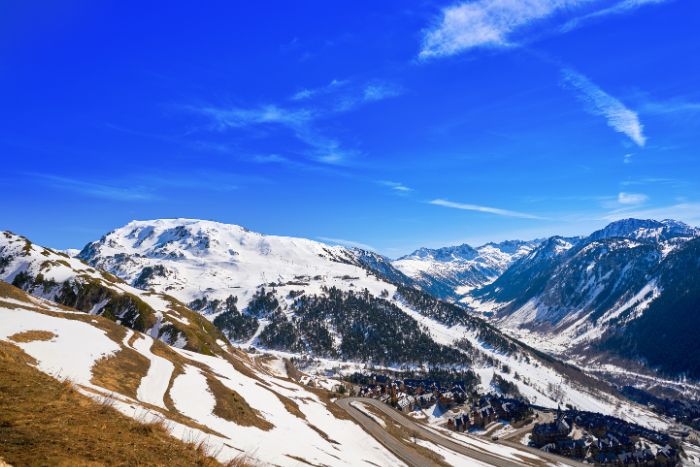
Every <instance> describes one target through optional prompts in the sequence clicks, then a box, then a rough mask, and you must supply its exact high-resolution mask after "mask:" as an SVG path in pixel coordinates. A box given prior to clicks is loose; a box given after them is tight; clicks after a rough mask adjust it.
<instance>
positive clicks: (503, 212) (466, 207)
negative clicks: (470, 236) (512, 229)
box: [429, 199, 545, 219]
mask: <svg viewBox="0 0 700 467" xmlns="http://www.w3.org/2000/svg"><path fill="white" fill-rule="evenodd" d="M429 204H432V205H435V206H443V207H446V208H452V209H461V210H463V211H475V212H485V213H488V214H495V215H497V216H504V217H518V218H521V219H545V218H544V217H541V216H537V215H534V214H529V213H526V212H518V211H511V210H509V209H500V208H493V207H489V206H480V205H477V204H468V203H455V202H453V201H448V200H445V199H434V200H432V201H429Z"/></svg>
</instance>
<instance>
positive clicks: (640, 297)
mask: <svg viewBox="0 0 700 467" xmlns="http://www.w3.org/2000/svg"><path fill="white" fill-rule="evenodd" d="M699 251H700V229H697V228H694V227H690V226H688V225H686V224H683V223H681V222H677V221H673V220H664V221H653V220H637V219H626V220H621V221H617V222H613V223H612V224H610V225H608V226H607V227H605V228H603V229H601V230H599V231H597V232H594V233H592V234H591V235H589V236H588V237H585V238H582V239H580V240H577V239H565V238H561V237H552V238H550V239H548V240H546V241H544V242H542V244H541V245H540V246H539V247H537V248H536V249H534V250H533V251H532V252H530V253H529V254H528V255H526V256H524V257H522V258H521V259H519V260H518V261H516V262H514V263H513V264H512V265H511V266H510V267H509V268H508V269H507V270H506V271H505V272H504V273H503V274H502V275H501V276H500V277H499V278H498V279H497V280H495V281H494V282H492V283H491V284H488V285H486V286H484V287H482V288H480V289H477V290H473V291H471V292H470V294H469V296H468V297H467V298H465V299H463V301H464V302H465V303H468V304H469V305H470V306H472V307H474V308H476V309H477V310H481V311H483V312H486V313H487V315H490V316H492V321H493V322H494V323H496V324H497V326H498V327H500V328H502V329H511V330H515V331H518V333H517V334H518V335H519V336H521V337H523V338H526V336H527V334H531V335H532V336H534V337H538V336H539V337H544V338H546V342H547V345H550V346H551V347H552V348H553V349H554V350H555V351H556V352H558V353H562V354H566V355H568V356H573V357H579V358H580V357H582V356H587V357H590V358H595V359H599V358H600V355H601V353H608V354H612V355H613V356H617V357H625V358H629V359H634V360H637V361H640V362H643V363H646V364H648V365H649V366H651V367H654V368H658V369H660V370H661V371H662V372H664V373H666V374H667V375H687V376H691V377H693V378H700V345H698V342H699V341H698V340H697V330H698V329H699V326H700V254H699ZM522 331H526V332H524V333H523V332H522ZM526 340H527V338H526ZM538 341H539V342H542V340H538Z"/></svg>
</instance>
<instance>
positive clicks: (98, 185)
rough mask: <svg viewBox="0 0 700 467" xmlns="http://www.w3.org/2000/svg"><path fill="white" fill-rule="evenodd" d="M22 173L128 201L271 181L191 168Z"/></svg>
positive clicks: (51, 183)
mask: <svg viewBox="0 0 700 467" xmlns="http://www.w3.org/2000/svg"><path fill="white" fill-rule="evenodd" d="M22 175H24V176H26V177H30V178H31V179H33V180H34V181H36V182H37V183H41V184H43V185H45V186H48V187H51V188H55V189H59V190H65V191H71V192H74V193H77V194H80V195H83V196H88V197H91V198H101V199H109V200H113V201H124V202H136V201H158V200H163V199H166V196H165V194H164V193H165V192H167V191H168V190H173V189H177V190H197V191H212V192H229V191H233V190H237V189H239V188H240V186H241V185H242V184H247V183H268V180H267V179H265V178H263V177H259V176H251V175H239V174H235V173H221V172H207V171H191V172H189V173H187V174H186V175H185V176H183V175H182V174H174V173H173V174H168V173H162V172H159V173H139V174H132V175H128V176H125V177H121V178H116V179H110V180H104V179H95V178H94V177H87V176H86V177H85V178H84V179H81V178H77V177H65V176H61V175H54V174H45V173H33V172H30V173H24V174H22Z"/></svg>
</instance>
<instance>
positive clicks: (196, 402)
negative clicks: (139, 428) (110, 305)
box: [0, 297, 402, 465]
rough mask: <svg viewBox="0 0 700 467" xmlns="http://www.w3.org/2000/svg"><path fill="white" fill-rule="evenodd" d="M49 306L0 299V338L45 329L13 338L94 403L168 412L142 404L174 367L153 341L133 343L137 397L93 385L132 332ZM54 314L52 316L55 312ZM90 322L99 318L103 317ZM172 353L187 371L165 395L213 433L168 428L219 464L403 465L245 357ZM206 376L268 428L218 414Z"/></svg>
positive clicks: (154, 396)
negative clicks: (116, 332) (138, 369)
mask: <svg viewBox="0 0 700 467" xmlns="http://www.w3.org/2000/svg"><path fill="white" fill-rule="evenodd" d="M15 302H16V300H15ZM49 307H50V305H48V304H47V306H46V307H43V306H39V305H37V303H36V302H35V301H34V300H31V299H29V298H27V301H26V302H21V306H20V305H19V304H17V303H14V302H12V301H6V300H4V299H3V298H2V297H0V339H2V340H9V339H10V337H11V336H13V335H15V334H17V333H20V332H24V331H49V332H51V333H53V334H54V335H55V337H53V338H52V339H50V340H43V341H31V342H19V343H16V345H18V346H19V347H20V348H22V350H24V351H25V352H26V353H27V354H29V355H30V356H32V357H33V358H35V359H36V360H37V361H38V364H37V366H38V368H39V369H40V370H42V371H44V372H46V373H47V374H49V375H52V376H54V377H57V378H68V379H69V380H70V381H71V382H72V383H73V384H74V385H75V387H76V388H78V389H79V390H81V391H82V392H83V393H84V394H86V395H88V396H90V397H93V398H96V399H98V400H102V399H103V398H105V397H110V398H112V399H113V401H114V407H115V408H117V409H118V410H120V411H122V412H123V413H125V414H126V415H129V416H132V417H136V418H139V419H142V420H146V421H149V420H157V419H159V418H163V417H166V418H167V417H168V414H169V412H168V410H160V411H156V410H154V409H151V408H149V406H148V405H143V404H141V403H142V402H143V403H146V404H152V405H154V406H157V407H160V408H163V407H164V406H165V404H164V402H163V398H164V395H165V394H166V392H167V387H168V385H167V382H168V381H170V376H171V375H172V373H173V368H174V365H173V362H170V361H168V359H166V358H162V357H159V356H156V355H154V354H153V353H152V351H151V350H152V346H153V343H154V341H153V339H152V338H151V337H150V336H147V335H144V334H138V336H137V338H136V340H135V341H134V342H133V347H132V348H133V349H134V350H135V351H137V352H139V354H141V355H143V356H144V357H146V358H147V359H148V360H149V361H150V362H151V364H150V366H149V369H148V372H147V374H146V376H145V377H143V378H142V380H141V384H140V385H139V387H138V392H137V399H136V400H134V399H132V398H130V397H127V396H126V395H123V394H117V393H114V392H111V391H108V390H106V389H104V388H102V387H100V386H98V385H96V384H94V383H93V382H92V379H93V374H92V369H93V366H94V364H95V362H96V361H97V360H99V359H100V358H102V357H105V356H108V355H113V354H115V352H118V351H119V350H120V349H121V348H122V346H126V345H127V344H126V342H127V341H129V340H130V337H131V331H129V332H127V335H126V337H125V338H124V339H123V342H115V341H114V340H112V338H110V337H109V336H108V335H107V333H106V332H105V331H103V330H102V329H100V328H99V327H96V326H95V325H94V324H93V323H92V322H90V321H85V320H75V319H66V318H64V317H62V316H60V315H57V316H50V315H49V314H46V310H49ZM31 310H34V311H31ZM51 310H54V309H53V308H51ZM52 313H56V312H55V310H54V311H52ZM83 316H87V315H83ZM91 319H93V320H94V321H95V323H97V322H99V321H98V320H102V319H103V318H91ZM176 352H178V354H179V355H180V357H181V358H182V360H183V361H184V362H186V363H185V365H184V373H182V374H179V375H178V376H177V377H176V378H175V379H174V382H173V385H172V388H171V389H170V391H169V396H170V398H171V399H172V401H173V404H174V406H175V408H176V409H177V411H178V412H180V414H182V415H184V416H186V417H189V418H190V419H191V420H192V421H193V422H195V423H198V424H201V425H204V426H206V427H208V428H209V429H210V430H213V431H214V432H216V433H217V434H216V435H214V434H210V433H209V434H208V433H205V432H203V431H201V430H199V429H197V428H193V427H191V426H186V425H184V424H182V423H179V422H176V421H173V420H170V421H169V423H168V426H169V428H170V430H171V433H172V434H173V435H174V436H176V437H178V438H181V439H183V440H185V441H193V440H199V441H203V442H205V444H206V445H208V446H210V448H211V451H212V452H213V453H216V455H217V457H218V458H219V459H221V460H222V461H226V460H229V459H232V458H235V457H237V456H240V455H245V456H248V457H249V458H250V459H252V460H254V461H257V462H261V463H263V464H285V465H286V464H290V463H295V462H296V461H295V459H304V460H305V461H307V462H311V463H314V464H324V465H362V464H374V465H402V463H401V462H400V461H399V460H398V459H396V458H395V457H394V456H393V455H392V454H390V453H389V452H388V451H386V450H385V449H384V448H383V447H382V446H381V445H380V444H379V443H377V442H376V441H375V440H374V439H373V438H372V437H371V436H369V435H368V434H366V433H365V432H364V431H363V430H362V429H361V428H360V427H359V426H358V425H356V424H354V423H353V422H351V421H349V420H342V419H339V418H336V417H335V416H334V415H333V414H332V413H331V412H330V411H329V409H328V408H327V406H326V404H325V403H324V402H323V401H322V400H321V399H320V398H319V396H318V395H316V394H315V393H313V392H310V391H308V390H307V389H306V388H305V387H304V386H301V385H299V384H296V383H294V382H292V381H291V380H289V379H284V378H280V377H277V376H274V375H273V374H271V373H266V372H263V371H259V369H254V368H253V366H248V365H249V363H247V362H246V361H245V359H241V360H240V362H239V364H240V365H244V366H245V367H246V368H248V369H249V370H250V373H248V372H245V373H246V374H244V372H241V371H239V370H237V369H236V368H234V365H232V363H230V362H229V361H228V360H225V359H223V358H221V357H209V356H204V355H201V354H197V353H193V352H189V351H186V350H180V349H176ZM235 358H238V357H235ZM205 373H206V375H208V377H214V378H217V379H218V381H219V382H220V383H221V384H223V385H224V386H225V387H227V388H230V389H231V390H233V391H235V392H236V393H238V394H239V395H240V396H241V397H242V398H243V399H245V401H246V403H247V404H248V405H249V406H250V407H251V408H252V409H253V410H254V411H256V412H257V413H258V415H259V417H261V418H262V419H263V420H264V421H265V422H268V423H269V424H271V426H272V427H271V428H270V429H269V430H264V429H261V428H258V427H256V426H242V425H240V424H236V423H234V422H233V421H230V420H226V419H224V418H221V417H220V416H217V415H215V414H214V407H215V405H216V403H217V401H216V398H215V396H214V394H213V393H212V391H211V390H210V388H209V385H208V382H207V377H205ZM283 400H287V401H288V404H295V405H296V406H298V409H299V412H300V414H303V415H300V414H299V413H296V414H295V413H292V412H291V411H290V410H288V408H287V407H286V406H285V403H284V402H283ZM290 456H292V457H290Z"/></svg>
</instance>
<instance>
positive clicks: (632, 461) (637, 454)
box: [530, 410, 679, 466]
mask: <svg viewBox="0 0 700 467" xmlns="http://www.w3.org/2000/svg"><path fill="white" fill-rule="evenodd" d="M574 427H576V428H578V430H576V433H574ZM530 444H531V445H532V446H534V447H537V448H540V449H542V450H544V451H547V452H551V453H554V454H559V455H561V456H565V457H570V458H575V459H581V460H585V461H586V462H589V463H591V464H595V465H600V466H625V465H634V466H646V465H649V466H652V465H654V466H657V465H664V466H665V465H668V466H674V465H677V464H678V462H679V452H678V449H677V447H676V446H675V444H676V443H675V440H674V439H673V438H671V437H670V436H668V435H666V434H664V433H659V432H656V431H653V430H649V429H647V428H644V427H642V426H639V425H635V424H631V423H627V422H625V421H623V420H620V419H619V418H615V417H611V416H607V415H602V414H599V413H593V412H583V411H574V410H568V411H566V412H558V413H557V416H556V419H555V420H554V421H553V422H551V423H539V424H536V425H535V427H534V428H533V430H532V434H531V437H530Z"/></svg>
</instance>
